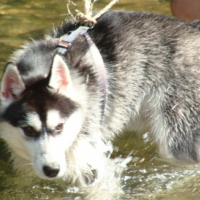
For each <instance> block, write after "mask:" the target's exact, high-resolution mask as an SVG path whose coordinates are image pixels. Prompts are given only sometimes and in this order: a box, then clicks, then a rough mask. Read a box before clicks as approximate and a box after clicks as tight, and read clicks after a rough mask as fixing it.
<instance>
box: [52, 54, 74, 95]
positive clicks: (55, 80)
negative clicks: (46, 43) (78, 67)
mask: <svg viewBox="0 0 200 200" xmlns="http://www.w3.org/2000/svg"><path fill="white" fill-rule="evenodd" d="M49 86H50V87H51V88H53V89H54V90H55V91H56V92H58V93H61V94H63V95H67V94H69V93H71V92H72V81H71V77H70V72H69V69H68V67H67V64H66V63H65V62H64V60H63V59H62V57H61V56H59V55H58V54H56V55H55V57H54V60H53V64H52V69H51V74H50V80H49Z"/></svg>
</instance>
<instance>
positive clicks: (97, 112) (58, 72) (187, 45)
mask: <svg viewBox="0 0 200 200" xmlns="http://www.w3.org/2000/svg"><path fill="white" fill-rule="evenodd" d="M78 26H79V24H77V23H75V22H74V21H68V22H66V23H64V24H63V25H61V26H60V27H59V28H58V29H57V30H54V31H53V33H52V35H51V36H49V37H47V38H46V39H44V40H39V41H33V42H30V43H28V44H26V45H25V46H24V47H23V48H22V49H21V50H18V51H16V52H15V53H14V54H13V56H12V57H11V59H10V61H9V62H8V64H7V65H6V68H5V72H4V75H3V78H2V82H1V104H2V107H1V121H0V130H1V132H0V136H1V138H3V139H4V140H5V142H6V143H7V145H8V147H9V149H10V151H11V153H12V159H13V162H14V167H15V168H17V169H21V170H25V168H28V169H33V170H34V171H35V173H36V174H37V175H38V176H39V177H41V178H47V179H54V178H58V177H66V178H68V179H69V180H70V181H72V182H76V181H78V182H79V183H81V184H83V185H85V184H90V183H92V182H93V181H94V180H95V179H96V178H98V177H101V176H103V174H104V172H105V170H106V159H107V158H106V150H107V149H106V142H107V141H110V140H112V139H113V138H114V137H115V135H117V134H119V133H121V132H122V131H123V130H124V129H128V130H131V131H136V132H145V131H149V132H150V134H151V137H152V139H153V140H154V141H155V142H156V143H157V145H158V149H159V153H160V154H161V155H162V156H165V157H169V158H177V159H181V160H189V161H194V162H197V161H199V160H200V157H199V151H200V150H199V142H200V117H199V116H200V81H199V78H200V31H199V23H198V22H195V23H188V22H186V21H182V20H178V19H174V18H169V17H165V16H161V15H155V14H146V13H137V12H124V11H109V12H106V13H105V14H103V15H102V16H101V17H100V18H99V19H98V20H97V24H96V25H95V26H94V27H93V28H92V29H91V30H89V35H90V37H91V39H92V40H93V42H94V43H95V44H96V46H97V48H98V49H99V52H100V53H101V55H102V58H103V60H104V64H105V69H106V78H107V86H106V87H107V91H106V98H107V100H106V105H105V112H104V116H103V119H101V116H102V115H101V113H102V110H101V107H102V106H101V100H102V93H101V92H100V83H99V74H98V73H97V70H96V68H95V66H94V62H93V60H92V58H91V52H90V51H89V45H88V43H87V41H86V39H85V37H84V36H78V37H77V38H76V39H75V41H74V42H73V44H72V46H71V47H70V48H69V50H68V52H67V53H66V55H64V56H62V55H59V54H57V53H56V51H55V49H56V46H57V44H58V42H59V38H60V37H62V36H63V35H64V34H67V33H69V32H70V31H73V30H75V29H76V28H78ZM97 62H98V61H97ZM133 148H134V147H133ZM28 166H29V167H28Z"/></svg>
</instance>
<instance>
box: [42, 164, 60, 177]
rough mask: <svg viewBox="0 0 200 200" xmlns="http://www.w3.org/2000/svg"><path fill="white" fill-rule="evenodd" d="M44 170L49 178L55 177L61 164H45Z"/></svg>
mask: <svg viewBox="0 0 200 200" xmlns="http://www.w3.org/2000/svg"><path fill="white" fill-rule="evenodd" d="M43 171H44V174H45V175H46V176H48V177H49V178H54V177H56V176H57V174H58V172H59V171H60V166H59V165H58V164H51V165H45V166H43Z"/></svg>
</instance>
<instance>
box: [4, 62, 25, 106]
mask: <svg viewBox="0 0 200 200" xmlns="http://www.w3.org/2000/svg"><path fill="white" fill-rule="evenodd" d="M24 90H25V85H24V83H23V81H22V79H21V76H20V74H19V71H18V69H17V67H16V66H15V65H14V64H13V63H8V64H7V66H6V70H5V73H4V75H3V78H2V81H1V101H2V104H3V106H4V107H5V106H8V105H10V104H11V103H12V102H14V101H16V100H17V99H19V98H20V95H21V93H22V92H23V91H24Z"/></svg>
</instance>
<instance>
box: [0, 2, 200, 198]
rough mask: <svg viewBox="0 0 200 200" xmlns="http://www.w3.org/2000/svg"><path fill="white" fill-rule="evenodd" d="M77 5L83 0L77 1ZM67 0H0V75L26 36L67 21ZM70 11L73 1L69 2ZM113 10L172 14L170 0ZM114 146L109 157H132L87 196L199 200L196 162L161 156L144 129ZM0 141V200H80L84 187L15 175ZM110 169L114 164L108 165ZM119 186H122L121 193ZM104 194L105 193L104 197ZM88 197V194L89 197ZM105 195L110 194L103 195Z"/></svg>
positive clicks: (100, 5) (123, 5)
mask: <svg viewBox="0 0 200 200" xmlns="http://www.w3.org/2000/svg"><path fill="white" fill-rule="evenodd" d="M74 2H75V3H76V4H77V7H76V9H79V10H81V8H82V4H81V1H80V0H79V1H77V0H76V1H75V0H74ZM108 2H109V0H99V1H98V2H96V4H95V9H101V8H103V7H104V6H105V5H106V4H107V3H108ZM66 3H67V0H48V1H47V0H44V1H40V0H29V1H26V0H0V47H1V48H0V75H1V74H2V70H3V66H4V65H5V62H6V60H7V59H8V57H9V55H10V54H11V53H12V51H14V50H15V49H16V48H19V46H20V45H22V44H23V43H24V42H25V41H27V40H30V38H34V39H37V38H38V39H39V38H41V37H42V36H43V35H44V34H47V33H48V32H49V31H50V30H51V28H52V26H53V25H55V26H57V25H59V24H60V23H61V22H62V21H64V20H65V18H66V17H68V16H67V15H66V13H67V9H66ZM71 9H72V10H73V6H71ZM114 9H118V10H119V9H123V10H140V11H148V12H156V13H162V14H165V15H171V12H170V8H169V1H168V0H121V1H120V3H118V4H117V5H115V6H114ZM114 145H115V146H116V147H117V148H118V150H117V151H115V152H114V153H113V155H112V157H115V158H116V157H121V158H126V157H127V156H129V154H130V153H131V156H132V157H133V160H132V162H131V163H129V164H128V167H127V168H125V170H124V172H123V174H122V177H121V179H120V182H121V186H120V187H119V185H118V182H117V181H116V183H114V181H111V178H110V177H109V175H106V177H105V179H106V180H107V182H106V181H105V184H104V185H100V186H98V187H93V188H92V187H91V188H88V191H89V193H90V196H89V197H90V199H95V200H96V199H100V200H101V199H103V197H105V196H106V195H108V194H107V193H108V192H113V193H115V192H118V193H117V196H115V197H113V199H122V200H129V199H130V200H132V199H135V200H145V199H148V200H149V199H150V200H154V199H155V200H197V199H200V192H199V189H200V170H199V166H193V165H186V164H183V163H178V162H176V163H175V162H173V163H170V162H169V161H166V160H162V159H161V158H159V157H158V156H157V149H156V147H155V145H154V144H152V143H151V141H149V139H148V133H146V134H144V135H138V134H134V133H126V134H123V135H122V136H120V137H119V138H117V139H116V141H115V143H114ZM5 149H6V148H5V145H4V143H3V141H1V140H0V199H1V200H12V199H13V200H14V199H16V200H18V199H24V200H29V199H52V200H72V199H75V200H80V199H83V197H84V196H85V195H86V193H87V192H86V191H84V190H83V189H80V188H77V187H71V186H69V185H68V184H67V183H65V182H63V181H53V182H50V181H44V180H40V179H38V178H32V177H31V176H28V177H27V175H23V174H17V173H16V172H14V171H13V170H12V168H11V164H10V163H9V161H8V157H9V154H8V153H7V152H6V150H5ZM110 167H111V168H112V166H110ZM120 189H121V190H122V191H123V194H121V197H120V195H119V194H120V192H122V191H120ZM102 196H103V197H102ZM89 197H88V198H89ZM105 199H109V197H108V196H107V197H106V198H105Z"/></svg>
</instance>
